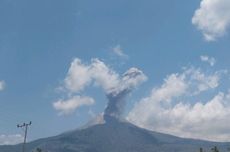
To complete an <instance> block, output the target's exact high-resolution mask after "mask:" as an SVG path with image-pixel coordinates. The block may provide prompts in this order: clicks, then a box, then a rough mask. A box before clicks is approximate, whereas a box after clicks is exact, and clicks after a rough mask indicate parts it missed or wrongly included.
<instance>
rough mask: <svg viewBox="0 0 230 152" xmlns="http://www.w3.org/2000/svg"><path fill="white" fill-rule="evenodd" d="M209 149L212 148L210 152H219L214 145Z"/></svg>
mask: <svg viewBox="0 0 230 152" xmlns="http://www.w3.org/2000/svg"><path fill="white" fill-rule="evenodd" d="M211 150H212V152H219V150H218V148H217V147H216V146H215V147H213V148H212V149H211Z"/></svg>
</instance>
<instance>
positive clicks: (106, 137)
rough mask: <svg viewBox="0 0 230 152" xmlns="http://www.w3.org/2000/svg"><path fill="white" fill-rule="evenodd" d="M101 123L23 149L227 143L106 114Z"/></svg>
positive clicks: (160, 149)
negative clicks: (151, 127) (159, 130)
mask: <svg viewBox="0 0 230 152" xmlns="http://www.w3.org/2000/svg"><path fill="white" fill-rule="evenodd" d="M107 119H109V121H107V122H105V123H104V124H97V125H93V126H90V127H87V128H84V129H76V130H74V131H69V132H66V133H63V134H61V135H58V136H54V137H49V138H44V139H39V140H36V141H32V142H30V143H28V144H27V145H26V149H27V152H32V151H33V150H35V149H36V148H41V149H42V150H43V151H44V152H185V151H186V152H196V151H199V148H200V147H202V148H203V149H207V150H208V149H211V148H212V147H214V146H217V147H218V148H219V150H220V151H226V150H227V148H228V147H230V143H219V142H209V141H203V140H195V139H185V138H179V137H175V136H171V135H167V134H162V133H157V132H153V131H149V130H146V129H142V128H139V127H137V126H135V125H133V124H131V123H129V122H124V121H120V120H118V119H116V118H113V117H109V118H107ZM21 146H22V145H21V144H18V145H13V146H0V152H20V151H21Z"/></svg>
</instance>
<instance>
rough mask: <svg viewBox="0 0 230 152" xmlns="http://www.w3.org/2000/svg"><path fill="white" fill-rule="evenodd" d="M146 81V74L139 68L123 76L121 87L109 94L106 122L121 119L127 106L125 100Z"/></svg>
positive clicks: (118, 86)
mask: <svg viewBox="0 0 230 152" xmlns="http://www.w3.org/2000/svg"><path fill="white" fill-rule="evenodd" d="M146 79H147V77H146V76H145V75H144V73H143V72H142V71H140V70H139V69H137V68H131V69H129V70H128V71H127V72H126V73H124V74H123V76H122V79H121V80H120V82H119V85H117V87H116V88H113V89H112V91H111V92H109V93H108V94H107V98H108V105H107V107H106V109H105V111H104V120H105V121H106V122H108V121H111V119H112V118H113V119H120V118H121V116H122V114H123V111H124V107H125V105H126V102H125V98H126V97H127V95H128V94H129V93H130V92H131V91H132V90H133V89H134V88H136V87H137V86H138V85H139V84H140V83H142V82H143V81H145V80H146Z"/></svg>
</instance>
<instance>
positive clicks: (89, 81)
mask: <svg viewBox="0 0 230 152" xmlns="http://www.w3.org/2000/svg"><path fill="white" fill-rule="evenodd" d="M0 21H1V23H0V145H4V144H16V143H20V142H21V141H22V139H23V131H22V130H21V129H19V128H17V127H16V125H17V124H21V123H24V122H29V121H32V125H31V126H30V128H29V132H28V139H29V141H32V140H35V139H38V138H43V137H49V136H53V135H57V134H60V133H62V132H65V131H69V130H73V129H76V128H78V127H81V126H84V124H86V123H87V122H88V121H90V120H92V119H94V118H95V117H97V116H98V115H101V114H103V111H104V110H105V108H106V106H107V103H108V99H107V98H106V94H108V93H109V92H111V89H113V88H116V89H117V88H118V89H119V87H124V86H122V85H121V84H125V85H126V87H127V86H129V87H130V86H131V88H132V92H131V91H130V93H129V95H128V97H127V98H126V106H125V108H124V112H123V113H122V117H123V118H124V119H126V120H127V121H130V122H132V123H134V124H135V125H137V126H140V127H143V128H146V129H149V130H153V131H158V132H163V133H168V134H172V135H176V136H180V137H187V138H198V139H205V140H212V141H230V124H227V123H226V122H228V121H229V119H230V86H229V84H230V83H229V82H230V74H229V70H230V69H229V67H230V60H229V56H230V52H229V48H230V43H229V40H230V34H229V33H230V2H229V0H193V1H182V0H172V1H168V0H154V1H152V0H142V1H137V0H132V1H131V0H116V1H113V0H109V1H108V0H99V1H89V0H68V1H61V0H40V1H35V0H20V1H18V0H1V1H0ZM132 71H138V73H139V74H140V75H139V77H137V78H136V79H129V77H128V78H127V77H125V74H124V73H126V74H127V73H129V72H132ZM124 82H127V83H124ZM118 86H119V87H118Z"/></svg>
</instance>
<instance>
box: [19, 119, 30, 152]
mask: <svg viewBox="0 0 230 152" xmlns="http://www.w3.org/2000/svg"><path fill="white" fill-rule="evenodd" d="M31 124H32V122H31V121H30V122H29V123H23V124H21V125H19V124H18V125H17V127H18V128H23V129H24V128H25V130H24V131H25V135H24V142H23V145H22V152H25V148H26V137H27V130H28V126H30V125H31Z"/></svg>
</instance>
